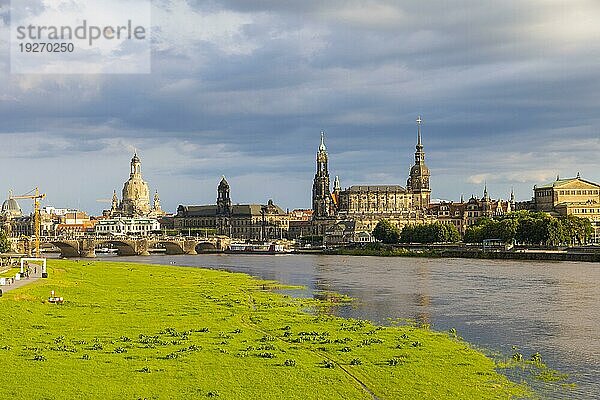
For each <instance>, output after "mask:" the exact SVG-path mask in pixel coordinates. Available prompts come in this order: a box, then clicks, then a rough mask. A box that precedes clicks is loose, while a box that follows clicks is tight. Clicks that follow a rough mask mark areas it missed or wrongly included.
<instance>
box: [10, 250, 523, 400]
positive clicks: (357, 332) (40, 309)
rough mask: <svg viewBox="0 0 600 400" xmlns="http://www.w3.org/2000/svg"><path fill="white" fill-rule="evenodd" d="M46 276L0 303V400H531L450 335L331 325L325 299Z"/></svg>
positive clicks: (191, 273)
mask: <svg viewBox="0 0 600 400" xmlns="http://www.w3.org/2000/svg"><path fill="white" fill-rule="evenodd" d="M49 272H50V275H49V276H50V277H49V279H47V280H42V281H38V282H36V283H34V284H32V285H30V286H28V287H24V288H20V289H18V290H15V291H14V292H11V293H8V294H7V295H6V296H4V297H3V298H2V299H0V313H1V314H0V315H2V316H3V335H2V336H1V337H0V368H1V369H2V371H3V378H2V385H0V397H2V398H12V399H31V398H53V399H72V398H76V397H85V398H131V399H137V398H148V399H150V398H169V399H173V398H181V399H189V398H205V397H220V398H227V399H234V398H246V399H269V398H273V399H282V398H285V399H323V398H327V399H363V398H364V399H372V398H375V397H377V398H380V399H394V398H419V399H427V398H431V399H443V398H448V399H456V398H461V399H497V398H503V399H505V398H511V397H517V398H521V397H527V396H529V395H531V393H530V392H529V390H528V389H527V387H525V386H524V385H517V384H515V383H512V382H510V381H509V380H508V379H506V378H505V377H504V376H502V375H500V374H499V373H497V372H496V367H497V365H496V364H495V363H494V361H492V360H491V359H489V358H487V357H485V356H484V355H483V354H481V353H480V352H478V351H476V350H474V349H472V348H471V347H470V346H469V345H468V344H467V343H465V342H463V341H462V340H460V338H458V337H457V336H456V332H451V333H437V332H432V331H430V330H428V329H427V327H421V328H419V327H415V326H398V327H380V326H375V325H373V324H371V323H369V322H367V321H361V320H349V319H343V318H338V317H334V316H331V315H329V313H328V311H329V310H330V309H331V307H336V304H337V303H336V301H338V300H339V298H336V297H335V296H333V297H332V296H328V299H329V300H328V301H317V300H309V299H292V298H290V297H287V296H284V295H282V294H277V293H274V292H273V289H276V288H278V287H279V285H278V284H277V283H275V282H267V281H260V280H257V279H253V278H251V277H249V276H247V275H244V274H234V273H228V272H222V271H212V270H204V269H195V268H184V267H174V266H170V267H164V266H150V265H140V264H126V263H106V262H97V261H94V262H76V261H58V260H56V261H50V262H49ZM51 290H54V291H55V293H56V294H57V295H59V296H61V297H64V299H65V302H64V304H63V305H54V304H50V303H48V302H47V299H48V296H49V293H50V291H51ZM307 311H310V312H307Z"/></svg>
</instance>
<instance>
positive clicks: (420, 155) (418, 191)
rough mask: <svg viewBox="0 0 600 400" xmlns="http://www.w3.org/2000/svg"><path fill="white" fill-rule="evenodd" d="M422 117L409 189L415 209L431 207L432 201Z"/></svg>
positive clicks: (418, 125)
mask: <svg viewBox="0 0 600 400" xmlns="http://www.w3.org/2000/svg"><path fill="white" fill-rule="evenodd" d="M422 123H423V120H422V119H421V116H419V117H418V118H417V147H416V148H417V151H416V152H415V165H413V167H412V168H411V169H410V178H409V185H407V186H408V189H409V190H410V191H411V193H412V195H413V207H414V208H418V209H423V208H426V207H428V206H429V202H430V200H431V188H430V186H429V178H430V176H431V173H430V172H429V168H427V165H425V152H424V151H423V142H422V140H421V124H422Z"/></svg>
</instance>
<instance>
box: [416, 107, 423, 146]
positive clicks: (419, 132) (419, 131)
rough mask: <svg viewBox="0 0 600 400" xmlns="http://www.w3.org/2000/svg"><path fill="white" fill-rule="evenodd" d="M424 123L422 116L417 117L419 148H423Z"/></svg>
mask: <svg viewBox="0 0 600 400" xmlns="http://www.w3.org/2000/svg"><path fill="white" fill-rule="evenodd" d="M422 123H423V119H421V116H420V115H419V116H418V117H417V132H418V142H417V145H418V146H422V142H421V124H422Z"/></svg>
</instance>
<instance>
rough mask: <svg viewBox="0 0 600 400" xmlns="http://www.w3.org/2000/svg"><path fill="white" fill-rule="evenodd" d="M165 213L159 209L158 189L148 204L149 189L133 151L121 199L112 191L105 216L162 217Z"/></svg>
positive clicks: (138, 159)
mask: <svg viewBox="0 0 600 400" xmlns="http://www.w3.org/2000/svg"><path fill="white" fill-rule="evenodd" d="M165 214H166V213H165V212H164V211H163V210H162V209H161V206H160V198H159V196H158V191H157V192H155V194H154V202H153V204H152V206H150V189H149V187H148V184H147V183H146V181H144V179H143V177H142V162H141V160H140V158H139V157H138V155H137V152H135V153H134V155H133V158H132V159H131V164H130V169H129V179H128V180H127V181H126V182H125V184H124V185H123V191H122V199H121V200H120V201H119V198H118V197H117V191H116V190H115V191H114V192H113V196H112V201H111V208H110V210H107V211H105V212H104V215H105V216H106V217H111V218H117V217H127V218H134V217H162V216H164V215H165Z"/></svg>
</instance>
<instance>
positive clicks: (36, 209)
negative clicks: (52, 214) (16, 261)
mask: <svg viewBox="0 0 600 400" xmlns="http://www.w3.org/2000/svg"><path fill="white" fill-rule="evenodd" d="M31 192H34V193H33V194H31V195H29V194H24V195H23V196H13V197H12V198H13V199H33V224H34V230H35V256H36V257H37V258H40V234H41V230H42V227H41V223H42V221H41V219H40V200H42V199H43V198H45V197H46V194H45V193H40V190H39V189H38V188H35V189H34V190H32V191H31ZM31 192H29V193H31Z"/></svg>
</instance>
